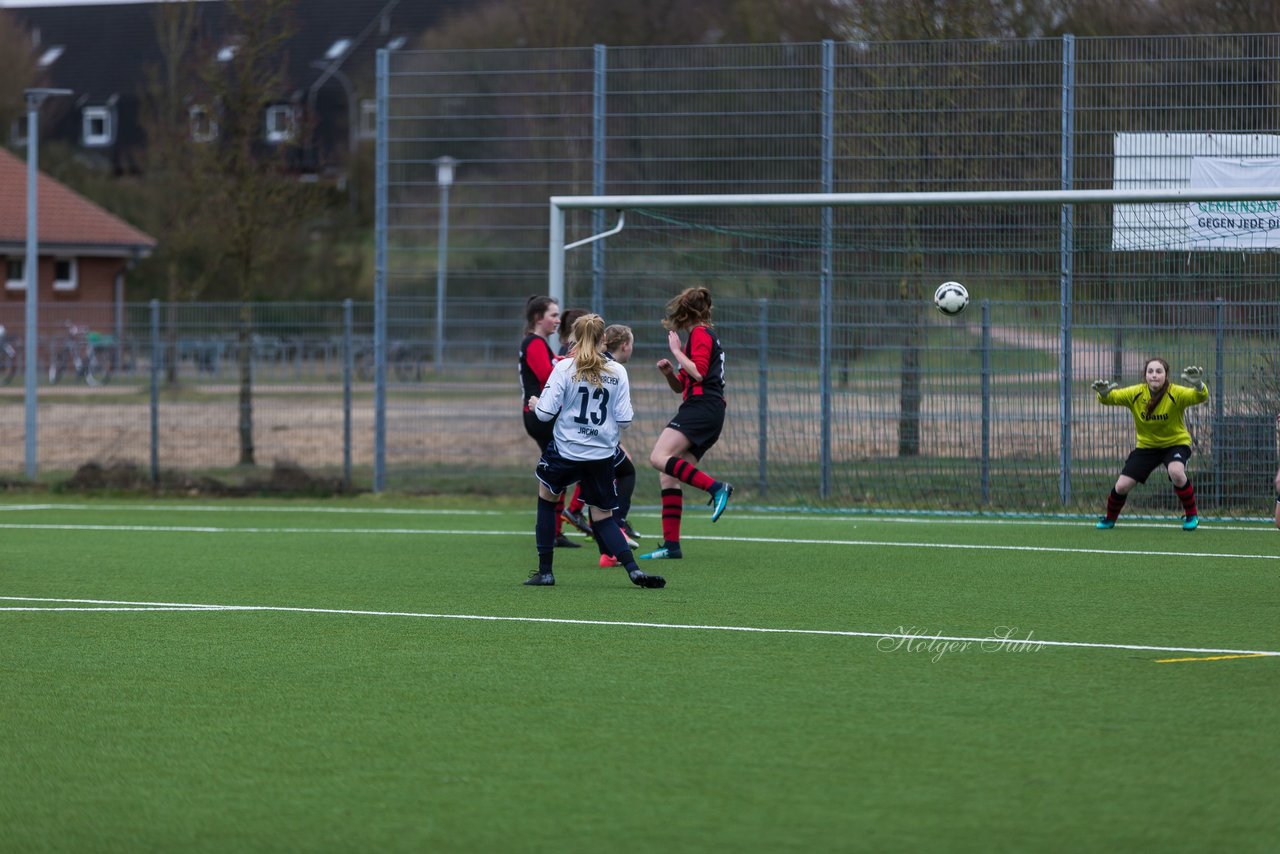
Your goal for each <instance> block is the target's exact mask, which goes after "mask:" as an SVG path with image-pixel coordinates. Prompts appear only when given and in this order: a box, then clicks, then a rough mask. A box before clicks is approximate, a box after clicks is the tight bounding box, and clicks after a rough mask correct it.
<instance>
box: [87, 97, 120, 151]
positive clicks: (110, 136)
mask: <svg viewBox="0 0 1280 854" xmlns="http://www.w3.org/2000/svg"><path fill="white" fill-rule="evenodd" d="M99 120H100V121H101V122H102V133H91V132H90V124H91V123H92V122H94V121H99ZM115 136H116V128H115V117H114V116H113V115H112V110H111V108H110V107H85V108H84V110H83V111H82V112H81V113H80V139H81V141H82V142H83V143H84V145H85V146H86V147H89V148H101V147H103V146H107V145H111V144H112V143H113V142H115Z"/></svg>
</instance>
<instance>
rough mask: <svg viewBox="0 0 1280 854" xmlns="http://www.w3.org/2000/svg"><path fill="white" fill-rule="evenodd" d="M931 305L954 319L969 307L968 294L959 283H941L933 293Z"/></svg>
mask: <svg viewBox="0 0 1280 854" xmlns="http://www.w3.org/2000/svg"><path fill="white" fill-rule="evenodd" d="M933 304H934V305H935V306H937V309H938V311H940V312H942V313H943V314H945V315H947V316H948V317H954V316H955V315H957V314H959V313H960V312H962V311H964V310H965V309H966V308H968V307H969V292H968V291H966V290H965V289H964V285H962V284H960V283H959V282H943V283H942V284H940V285H938V289H937V290H936V291H934V292H933Z"/></svg>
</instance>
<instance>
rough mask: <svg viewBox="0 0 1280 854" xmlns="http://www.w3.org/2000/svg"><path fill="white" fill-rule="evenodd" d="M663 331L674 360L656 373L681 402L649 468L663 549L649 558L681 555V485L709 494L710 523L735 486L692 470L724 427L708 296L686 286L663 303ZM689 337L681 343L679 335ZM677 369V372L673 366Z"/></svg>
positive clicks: (719, 359)
mask: <svg viewBox="0 0 1280 854" xmlns="http://www.w3.org/2000/svg"><path fill="white" fill-rule="evenodd" d="M662 325H663V326H664V327H666V329H667V346H669V347H670V348H671V356H672V358H674V359H675V364H672V362H671V360H670V359H660V360H659V361H658V370H660V371H662V374H663V376H664V377H666V380H667V385H669V386H670V387H671V390H672V391H674V392H676V393H678V394H680V395H681V397H682V402H681V404H680V409H679V410H678V411H677V412H676V415H675V417H674V418H672V419H671V420H670V421H668V422H667V426H666V429H664V430H663V431H662V434H661V435H660V436H658V441H657V442H655V443H654V446H653V451H652V452H651V453H650V454H649V464H650V465H651V466H653V467H654V468H655V469H657V470H658V472H659V475H658V480H659V482H660V483H661V485H662V545H661V546H660V547H659V548H657V549H655V550H654V551H652V552H649V553H648V554H644V555H641V557H642V558H646V559H649V560H660V559H673V558H680V557H683V554H682V553H681V551H680V521H681V517H682V516H683V514H684V493H683V491H682V490H681V489H680V484H681V483H687V484H689V485H690V486H694V487H697V488H698V489H701V490H702V491H704V492H706V493H708V494H709V495H710V496H711V521H712V522H714V521H716V520H717V519H719V518H720V515H721V514H722V513H724V510H725V507H727V506H728V504H729V497H730V496H731V495H733V486H732V485H731V484H729V483H725V482H724V481H721V480H717V479H715V478H713V477H712V476H711V475H709V474H707V473H706V472H703V471H701V470H699V469H698V468H696V466H695V463H698V462H700V461H701V460H702V458H703V456H705V455H706V453H707V451H709V450H711V447H712V446H713V445H714V444H715V443H716V441H717V440H718V439H719V438H720V431H721V430H723V429H724V416H725V407H726V403H725V398H724V350H723V349H722V348H721V347H720V338H719V336H718V335H716V333H715V330H714V329H713V328H712V325H711V292H710V291H709V290H707V289H706V288H687V289H685V290H684V291H683V292H681V294H680V295H679V296H677V297H676V298H675V299H673V300H671V302H669V303H667V316H666V318H665V319H664V320H663V321H662ZM684 330H688V338H687V340H686V341H685V342H684V344H683V345H681V342H680V335H679V333H680V332H681V331H684ZM677 365H678V366H679V367H678V368H677V367H676V366H677Z"/></svg>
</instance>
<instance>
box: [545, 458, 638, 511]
mask: <svg viewBox="0 0 1280 854" xmlns="http://www.w3.org/2000/svg"><path fill="white" fill-rule="evenodd" d="M619 455H620V452H619V451H618V450H616V449H615V450H614V453H613V454H611V455H610V456H607V457H602V458H600V459H598V460H570V459H566V458H564V457H562V456H560V452H559V451H557V450H556V443H555V442H548V443H547V447H546V448H544V449H543V451H542V459H540V460H538V468H537V469H535V470H534V475H535V476H536V477H537V478H538V480H539V481H540V482H541V483H542V485H543V486H545V487H546V488H547V489H549V490H551V492H552V493H553V494H555V495H560V494H561V493H563V492H564V491H565V489H567V488H568V487H569V486H570V485H571V484H574V483H577V484H580V485H581V487H582V500H583V502H584V503H586V504H588V505H590V506H591V507H598V508H600V509H601V510H615V509H617V507H618V490H617V488H616V486H615V485H614V482H613V477H614V475H613V468H614V465H615V464H616V462H617V457H618V456H619Z"/></svg>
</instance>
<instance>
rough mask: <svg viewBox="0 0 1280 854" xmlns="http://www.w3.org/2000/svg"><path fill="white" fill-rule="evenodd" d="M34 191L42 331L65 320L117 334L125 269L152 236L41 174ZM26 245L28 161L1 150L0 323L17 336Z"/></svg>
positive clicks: (140, 254) (24, 287)
mask: <svg viewBox="0 0 1280 854" xmlns="http://www.w3.org/2000/svg"><path fill="white" fill-rule="evenodd" d="M37 192H38V193H39V199H38V201H39V218H40V227H39V235H38V240H39V267H38V271H39V272H38V276H39V281H38V286H39V295H40V303H39V306H40V328H41V330H42V331H43V332H44V333H45V334H49V333H51V332H53V333H55V334H56V332H58V331H60V330H61V329H62V328H63V326H64V324H65V323H68V322H69V323H74V324H76V325H78V326H88V327H89V328H91V329H95V330H101V331H104V332H110V331H114V330H116V329H117V328H118V326H117V324H118V323H121V322H123V318H121V317H118V315H117V306H118V305H119V303H120V302H122V301H123V299H124V288H125V275H126V271H127V270H128V269H129V267H130V266H131V265H132V264H133V262H134V261H135V260H136V259H139V258H145V257H146V256H147V255H149V254H151V250H152V249H154V248H155V246H156V241H155V238H153V237H151V236H150V235H147V234H144V233H143V232H141V231H139V230H138V229H136V228H134V227H133V226H131V225H129V224H128V223H127V222H125V221H124V220H122V219H120V218H119V217H117V216H115V215H113V214H110V213H107V211H105V210H103V209H102V208H100V207H98V206H97V205H96V204H94V203H93V202H91V201H89V200H88V199H86V198H84V197H83V196H80V195H78V194H77V193H75V192H73V191H72V190H71V189H69V188H68V187H66V186H65V185H63V184H60V183H58V182H57V181H55V180H54V179H52V178H50V177H49V176H48V175H44V174H41V175H40V176H39V178H38V182H37ZM26 248H27V164H26V162H25V161H23V160H20V159H18V158H17V157H15V156H14V155H13V154H11V153H10V152H8V151H6V150H4V149H3V148H0V270H3V271H4V290H3V296H2V297H0V324H3V325H4V326H5V327H6V329H7V330H8V332H9V334H10V335H18V336H20V335H21V331H22V329H23V326H24V317H25V311H26V308H25V304H26V290H27V283H26V273H25V267H24V263H23V262H24V256H25V255H26Z"/></svg>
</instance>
